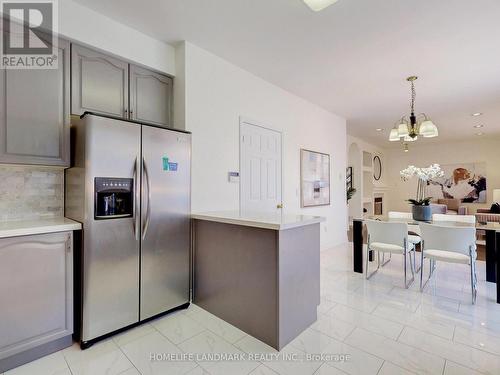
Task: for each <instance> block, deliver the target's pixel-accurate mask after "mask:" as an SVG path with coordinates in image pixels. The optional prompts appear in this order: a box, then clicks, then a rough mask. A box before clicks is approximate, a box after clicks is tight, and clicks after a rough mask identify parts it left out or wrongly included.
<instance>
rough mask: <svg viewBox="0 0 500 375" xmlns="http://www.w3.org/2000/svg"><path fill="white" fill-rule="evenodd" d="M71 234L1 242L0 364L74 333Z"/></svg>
mask: <svg viewBox="0 0 500 375" xmlns="http://www.w3.org/2000/svg"><path fill="white" fill-rule="evenodd" d="M72 244H73V233H72V232H61V233H51V234H41V235H34V236H20V237H11V238H2V239H0V301H2V302H1V305H2V308H1V310H2V313H1V320H2V321H1V324H0V361H1V360H2V359H4V358H8V357H11V356H13V355H15V354H18V353H21V352H24V351H27V350H30V349H32V348H34V347H37V346H40V345H43V344H46V343H49V342H52V341H54V340H57V339H59V338H62V337H65V336H68V335H71V334H72V333H73V247H72Z"/></svg>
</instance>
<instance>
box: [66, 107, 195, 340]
mask: <svg viewBox="0 0 500 375" xmlns="http://www.w3.org/2000/svg"><path fill="white" fill-rule="evenodd" d="M71 132H72V144H73V148H72V167H71V168H69V169H68V170H66V203H65V208H66V211H65V214H66V216H67V217H69V218H72V219H74V220H77V221H80V222H82V224H83V231H82V238H81V241H79V242H81V244H80V246H79V248H80V249H81V251H80V254H79V256H78V259H77V260H76V261H77V264H79V269H80V272H78V277H79V280H75V281H76V285H78V287H77V288H78V290H77V293H78V294H80V296H79V297H77V311H78V313H80V314H81V316H80V317H78V320H79V322H80V327H76V328H79V331H80V341H81V345H82V347H83V348H85V347H87V346H88V345H90V344H92V343H93V342H94V341H95V340H96V339H99V338H102V337H105V336H108V335H109V334H112V333H114V332H116V331H118V330H121V329H123V328H125V327H129V326H132V325H135V324H138V323H139V322H141V321H144V320H147V319H149V318H151V317H154V316H157V315H159V314H162V313H164V312H167V311H169V310H172V309H175V308H179V307H186V306H188V304H189V274H190V266H189V262H190V258H189V257H190V251H189V249H190V219H189V213H190V184H191V177H190V176H191V173H190V167H191V135H190V134H189V133H187V132H181V131H176V130H169V129H164V128H158V127H154V126H149V125H145V124H140V123H137V122H133V121H126V120H122V119H116V118H111V117H106V116H101V115H96V114H92V113H86V114H84V115H83V116H82V117H81V118H80V119H78V120H76V121H73V125H72V129H71ZM78 304H80V306H78Z"/></svg>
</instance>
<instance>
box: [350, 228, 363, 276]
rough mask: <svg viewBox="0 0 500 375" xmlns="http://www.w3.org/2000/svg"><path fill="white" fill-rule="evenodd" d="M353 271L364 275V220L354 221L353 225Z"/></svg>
mask: <svg viewBox="0 0 500 375" xmlns="http://www.w3.org/2000/svg"><path fill="white" fill-rule="evenodd" d="M352 245H353V254H352V259H353V267H354V269H353V271H354V272H357V273H363V220H359V219H358V220H356V219H355V220H354V221H353V224H352Z"/></svg>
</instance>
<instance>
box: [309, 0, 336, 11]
mask: <svg viewBox="0 0 500 375" xmlns="http://www.w3.org/2000/svg"><path fill="white" fill-rule="evenodd" d="M337 1H339V0H304V3H306V4H307V6H308V7H309V8H311V9H312V10H314V11H315V12H319V11H320V10H323V9H325V8H326V7H329V6H330V5H332V4H335V3H336V2H337Z"/></svg>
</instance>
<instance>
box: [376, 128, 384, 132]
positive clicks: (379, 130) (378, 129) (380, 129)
mask: <svg viewBox="0 0 500 375" xmlns="http://www.w3.org/2000/svg"><path fill="white" fill-rule="evenodd" d="M375 130H376V131H378V132H381V131H382V130H384V129H382V128H377V129H375Z"/></svg>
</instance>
